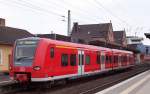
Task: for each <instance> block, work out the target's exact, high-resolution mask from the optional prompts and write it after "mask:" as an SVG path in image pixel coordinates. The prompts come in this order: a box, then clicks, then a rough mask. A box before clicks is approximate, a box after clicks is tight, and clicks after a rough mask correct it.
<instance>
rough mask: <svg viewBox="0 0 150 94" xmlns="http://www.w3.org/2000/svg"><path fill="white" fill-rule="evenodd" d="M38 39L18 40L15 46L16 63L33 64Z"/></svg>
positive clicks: (21, 64)
mask: <svg viewBox="0 0 150 94" xmlns="http://www.w3.org/2000/svg"><path fill="white" fill-rule="evenodd" d="M37 43H38V41H37V40H21V41H17V44H16V48H15V55H14V56H15V59H14V60H15V65H16V66H31V65H32V61H33V58H34V54H35V50H36V46H37Z"/></svg>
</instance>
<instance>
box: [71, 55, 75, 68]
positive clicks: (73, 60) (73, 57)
mask: <svg viewBox="0 0 150 94" xmlns="http://www.w3.org/2000/svg"><path fill="white" fill-rule="evenodd" d="M70 65H71V66H75V65H76V54H71V55H70Z"/></svg>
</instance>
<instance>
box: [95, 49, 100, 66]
mask: <svg viewBox="0 0 150 94" xmlns="http://www.w3.org/2000/svg"><path fill="white" fill-rule="evenodd" d="M96 62H97V64H100V53H99V52H98V53H97V57H96Z"/></svg>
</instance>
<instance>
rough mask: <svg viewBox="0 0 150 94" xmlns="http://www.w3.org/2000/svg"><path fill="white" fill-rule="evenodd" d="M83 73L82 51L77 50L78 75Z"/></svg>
mask: <svg viewBox="0 0 150 94" xmlns="http://www.w3.org/2000/svg"><path fill="white" fill-rule="evenodd" d="M83 73H84V51H83V50H78V75H83Z"/></svg>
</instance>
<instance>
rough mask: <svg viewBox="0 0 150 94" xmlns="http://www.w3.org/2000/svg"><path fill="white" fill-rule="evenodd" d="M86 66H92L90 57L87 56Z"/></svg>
mask: <svg viewBox="0 0 150 94" xmlns="http://www.w3.org/2000/svg"><path fill="white" fill-rule="evenodd" d="M85 64H86V65H89V64H90V56H89V55H86V61H85Z"/></svg>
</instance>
